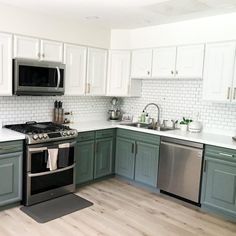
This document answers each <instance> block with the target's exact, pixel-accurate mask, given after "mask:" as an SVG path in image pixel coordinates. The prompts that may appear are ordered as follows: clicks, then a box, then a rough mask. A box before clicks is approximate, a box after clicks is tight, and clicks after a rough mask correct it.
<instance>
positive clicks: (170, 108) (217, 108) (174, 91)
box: [122, 80, 236, 131]
mask: <svg viewBox="0 0 236 236" xmlns="http://www.w3.org/2000/svg"><path fill="white" fill-rule="evenodd" d="M150 102H154V103H157V104H158V105H159V106H160V108H161V119H175V120H176V119H178V120H179V119H182V117H183V116H185V117H190V118H194V117H195V116H196V113H197V112H198V113H199V115H200V120H201V121H202V122H203V125H204V128H210V129H224V130H225V131H234V130H236V104H223V103H213V102H210V101H203V100H202V81H201V80H177V81H176V80H143V87H142V97H140V98H124V99H123V100H122V109H123V110H124V111H126V112H129V113H133V114H134V116H135V117H136V118H137V117H138V116H139V115H140V113H141V112H142V110H143V108H144V107H145V105H146V104H147V103H150ZM148 111H149V113H150V115H151V116H154V117H155V116H156V108H155V107H150V108H149V109H148Z"/></svg>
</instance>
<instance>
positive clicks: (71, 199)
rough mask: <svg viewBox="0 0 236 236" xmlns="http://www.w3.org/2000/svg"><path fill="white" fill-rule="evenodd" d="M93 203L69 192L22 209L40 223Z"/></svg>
mask: <svg viewBox="0 0 236 236" xmlns="http://www.w3.org/2000/svg"><path fill="white" fill-rule="evenodd" d="M92 205H93V203H92V202H89V201H87V200H86V199H84V198H81V197H79V196H77V195H75V194H67V195H65V196H62V197H58V198H55V199H52V200H49V201H46V202H42V203H39V204H36V205H33V206H28V207H27V206H24V207H21V208H20V209H21V210H22V211H23V212H24V213H25V214H27V215H28V216H30V217H32V218H33V219H34V220H35V221H37V222H38V223H46V222H48V221H51V220H54V219H57V218H59V217H62V216H65V215H67V214H70V213H72V212H75V211H78V210H81V209H84V208H86V207H90V206H92Z"/></svg>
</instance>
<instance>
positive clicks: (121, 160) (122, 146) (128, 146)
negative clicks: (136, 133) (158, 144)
mask: <svg viewBox="0 0 236 236" xmlns="http://www.w3.org/2000/svg"><path fill="white" fill-rule="evenodd" d="M134 147H135V141H134V140H130V139H125V138H120V137H117V139H116V174H118V175H121V176H124V177H127V178H130V179H133V178H134V163H135V150H134Z"/></svg>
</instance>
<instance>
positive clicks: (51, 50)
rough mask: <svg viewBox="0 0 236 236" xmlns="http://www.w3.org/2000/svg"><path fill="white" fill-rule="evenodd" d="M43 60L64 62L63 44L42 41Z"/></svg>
mask: <svg viewBox="0 0 236 236" xmlns="http://www.w3.org/2000/svg"><path fill="white" fill-rule="evenodd" d="M40 46H41V55H40V56H41V60H42V61H55V62H62V61H63V43H61V42H56V41H51V40H41V45H40Z"/></svg>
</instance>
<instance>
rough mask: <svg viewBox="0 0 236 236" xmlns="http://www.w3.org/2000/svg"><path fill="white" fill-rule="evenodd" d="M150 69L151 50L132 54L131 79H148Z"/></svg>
mask: <svg viewBox="0 0 236 236" xmlns="http://www.w3.org/2000/svg"><path fill="white" fill-rule="evenodd" d="M151 68H152V49H145V50H134V51H133V52H132V63H131V78H150V77H151V73H152V71H151Z"/></svg>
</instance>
